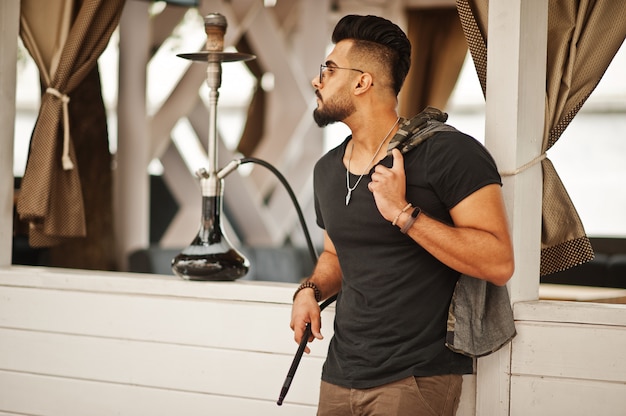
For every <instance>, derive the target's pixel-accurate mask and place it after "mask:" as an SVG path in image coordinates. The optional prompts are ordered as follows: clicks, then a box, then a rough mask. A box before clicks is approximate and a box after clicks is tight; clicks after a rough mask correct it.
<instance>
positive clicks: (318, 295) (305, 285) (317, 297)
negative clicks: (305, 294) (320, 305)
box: [293, 280, 322, 302]
mask: <svg viewBox="0 0 626 416" xmlns="http://www.w3.org/2000/svg"><path fill="white" fill-rule="evenodd" d="M308 288H310V289H313V293H314V296H315V300H316V301H317V302H319V301H321V300H322V292H321V291H320V290H319V288H318V287H317V285H316V284H315V283H313V282H311V281H310V280H307V281H306V282H304V283H302V284H301V285H300V286H299V287H298V289H296V292H295V293H294V294H293V300H296V296H298V293H300V291H301V290H302V289H308Z"/></svg>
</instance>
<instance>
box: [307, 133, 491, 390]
mask: <svg viewBox="0 0 626 416" xmlns="http://www.w3.org/2000/svg"><path fill="white" fill-rule="evenodd" d="M349 139H350V137H348V138H347V139H346V140H345V141H344V142H343V143H342V144H341V145H339V146H338V147H337V148H335V149H333V150H331V151H330V152H328V153H327V154H326V155H324V156H323V157H322V158H321V159H320V160H319V161H318V162H317V164H316V166H315V171H314V189H315V210H316V214H317V223H318V225H319V226H320V227H322V228H324V229H326V231H327V232H328V235H329V237H330V239H331V240H332V241H333V243H334V245H335V248H336V250H337V254H338V258H339V263H340V265H341V270H342V273H343V282H342V288H341V291H340V293H339V295H338V298H337V304H336V313H335V325H334V328H335V335H334V337H333V339H332V340H331V342H330V346H329V351H328V356H327V359H326V362H325V364H324V368H323V372H322V379H323V380H324V381H327V382H330V383H333V384H337V385H340V386H344V387H348V388H370V387H375V386H379V385H382V384H386V383H389V382H392V381H396V380H399V379H402V378H405V377H409V376H411V375H413V376H432V375H441V374H466V373H471V372H472V360H471V359H470V358H469V357H466V356H463V355H461V354H457V353H454V352H452V351H451V350H449V349H448V348H447V347H446V346H445V335H446V321H447V314H448V307H449V305H450V300H451V298H452V293H453V291H454V286H455V284H456V281H457V280H458V278H459V275H460V274H459V273H458V272H457V271H455V270H452V269H450V268H449V267H447V266H446V265H444V264H443V263H441V262H439V261H438V260H437V259H435V258H434V257H433V256H431V255H430V254H429V253H428V252H427V251H426V250H424V249H423V248H422V247H421V246H420V245H418V244H417V243H416V242H415V241H414V240H412V239H411V238H410V237H408V236H407V235H404V234H402V233H401V232H400V230H399V229H398V227H397V226H393V225H391V223H390V222H389V221H387V220H385V219H384V218H383V217H382V216H381V215H380V213H379V212H378V209H377V208H376V204H375V202H374V197H373V195H372V193H371V192H370V191H369V190H368V188H367V184H368V183H369V182H370V176H369V175H365V176H364V177H363V179H362V180H361V182H360V183H359V185H358V186H357V188H356V189H355V190H354V191H353V192H352V199H351V201H350V204H349V205H348V206H346V205H345V196H346V192H347V189H346V168H345V166H344V164H343V161H342V160H343V155H344V152H345V148H346V144H347V143H348V141H349ZM404 159H405V170H406V177H407V192H406V198H407V201H409V202H411V203H412V204H413V205H414V206H419V207H421V208H422V210H423V211H424V212H425V213H427V215H429V216H431V217H434V218H437V219H439V220H441V221H444V222H446V223H450V224H451V223H452V220H451V217H450V214H449V210H450V209H451V208H452V207H454V206H455V205H456V204H458V203H459V202H460V201H462V200H463V199H464V198H465V197H467V196H469V195H470V194H472V193H473V192H474V191H476V190H478V189H480V188H482V187H484V186H486V185H489V184H494V183H498V184H500V183H501V182H500V176H499V174H498V171H497V168H496V165H495V162H494V161H493V159H492V157H491V156H490V155H489V153H488V152H487V150H486V149H485V148H484V147H483V146H482V144H480V143H479V142H478V141H476V140H475V139H473V138H472V137H470V136H467V135H465V134H463V133H460V132H456V131H452V132H440V133H437V134H436V135H434V136H433V137H431V138H430V139H428V140H426V141H425V142H424V143H422V144H420V145H419V146H418V147H417V148H415V149H414V150H412V151H410V152H408V153H407V154H405V155H404ZM381 163H384V164H385V165H386V166H391V161H390V159H389V158H385V159H383V161H381ZM370 174H371V172H370ZM357 179H358V176H357V175H352V174H350V184H351V186H354V184H355V183H356V181H357Z"/></svg>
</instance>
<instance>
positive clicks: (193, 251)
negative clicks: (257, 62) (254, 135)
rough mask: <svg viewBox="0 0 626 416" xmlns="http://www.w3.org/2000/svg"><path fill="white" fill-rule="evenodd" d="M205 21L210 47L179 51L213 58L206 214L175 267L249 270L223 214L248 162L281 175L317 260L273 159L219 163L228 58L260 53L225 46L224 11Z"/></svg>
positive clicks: (197, 274)
mask: <svg viewBox="0 0 626 416" xmlns="http://www.w3.org/2000/svg"><path fill="white" fill-rule="evenodd" d="M204 27H205V32H206V34H207V41H206V51H201V52H196V53H186V54H178V55H177V56H178V57H180V58H184V59H190V60H193V61H199V62H206V63H208V68H207V84H208V86H209V133H208V136H209V137H208V154H209V168H210V170H208V171H207V170H206V169H205V168H201V169H199V170H198V172H196V176H197V177H198V178H199V180H200V187H201V190H202V218H201V223H200V230H199V231H198V234H197V235H196V237H195V238H194V239H193V241H192V242H191V244H190V245H189V246H188V247H187V248H185V249H183V250H182V251H181V252H180V253H179V254H178V255H177V256H176V257H174V259H172V271H173V272H174V273H175V274H176V275H177V276H179V277H181V278H183V279H188V280H202V281H228V280H231V281H232V280H236V279H238V278H240V277H242V276H244V275H245V274H246V273H247V272H248V269H249V267H250V263H249V261H248V260H247V259H246V258H245V257H244V256H243V255H242V254H241V253H240V252H239V251H237V250H236V249H235V248H234V247H233V246H232V244H231V243H230V242H229V241H228V239H227V238H226V235H225V234H224V233H223V231H222V227H221V221H220V215H221V212H222V196H223V193H224V186H223V180H224V177H225V176H226V175H228V174H229V173H231V172H233V171H234V170H236V169H237V168H238V167H239V166H240V165H242V164H244V163H257V164H260V165H261V166H264V167H265V168H267V169H269V170H270V171H271V172H272V173H273V174H274V175H276V177H277V178H278V179H279V180H280V182H281V183H282V185H283V186H284V187H285V190H286V191H287V193H288V194H289V197H290V198H291V201H292V202H293V204H294V207H295V209H296V211H297V214H298V218H299V220H300V224H301V225H302V230H303V233H304V236H305V239H306V242H307V246H308V249H309V254H310V255H311V259H312V260H313V262H314V263H315V262H316V261H317V253H316V251H315V248H314V246H313V242H312V240H311V236H310V234H309V231H308V228H307V227H306V221H305V219H304V214H303V213H302V209H301V208H300V205H299V204H298V200H297V198H296V195H295V193H294V192H293V190H292V188H291V186H290V185H289V183H288V182H287V180H286V179H285V177H284V176H283V175H282V174H281V173H280V172H279V171H278V169H276V168H275V167H274V166H272V165H271V164H270V163H268V162H266V161H264V160H261V159H256V158H253V157H245V158H241V159H235V160H232V161H231V162H230V163H228V164H227V165H226V166H225V167H224V168H222V169H220V170H219V171H218V170H217V169H216V166H217V101H218V98H219V92H218V89H219V87H220V85H221V82H222V66H221V63H222V62H235V61H247V60H251V59H255V58H256V56H254V55H250V54H245V53H239V52H224V34H225V33H226V27H227V23H226V18H225V17H224V16H222V15H221V14H219V13H211V14H209V15H207V16H205V17H204ZM336 298H337V296H336V295H335V296H331V297H330V298H328V299H326V300H325V301H324V302H322V303H321V304H320V311H322V310H324V309H325V308H326V307H327V306H328V305H330V304H331V303H333V302H334V301H335V300H336ZM310 336H311V327H310V324H307V325H306V328H305V332H304V334H303V337H302V340H301V341H300V344H299V345H298V349H297V351H296V354H295V356H294V358H293V361H292V363H291V366H290V368H289V370H288V372H287V376H286V377H285V380H284V382H283V385H282V387H281V390H280V394H279V397H278V400H277V402H276V404H277V405H278V406H281V405H282V404H283V401H284V399H285V396H286V395H287V392H288V391H289V387H290V386H291V382H292V381H293V378H294V376H295V373H296V370H297V368H298V365H299V364H300V360H301V358H302V354H303V353H304V349H305V347H306V344H307V342H308V339H309V337H310Z"/></svg>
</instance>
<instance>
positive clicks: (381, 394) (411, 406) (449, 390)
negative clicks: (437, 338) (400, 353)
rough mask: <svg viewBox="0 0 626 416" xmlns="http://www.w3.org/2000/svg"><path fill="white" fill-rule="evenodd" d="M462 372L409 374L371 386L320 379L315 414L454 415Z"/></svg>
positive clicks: (382, 415)
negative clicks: (339, 383) (365, 386)
mask: <svg viewBox="0 0 626 416" xmlns="http://www.w3.org/2000/svg"><path fill="white" fill-rule="evenodd" d="M462 383H463V378H462V376H461V375H457V374H451V375H443V376H433V377H408V378H405V379H403V380H399V381H394V382H393V383H389V384H385V385H382V386H379V387H373V388H371V389H363V390H359V389H348V388H344V387H339V386H336V385H334V384H330V383H326V382H324V381H322V384H321V387H320V400H319V407H318V411H317V415H318V416H454V415H455V414H456V410H457V408H458V406H459V398H460V397H461V384H462Z"/></svg>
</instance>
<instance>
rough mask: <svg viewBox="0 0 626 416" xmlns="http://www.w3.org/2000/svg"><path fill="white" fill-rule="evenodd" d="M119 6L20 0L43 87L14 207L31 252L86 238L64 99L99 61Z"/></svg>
mask: <svg viewBox="0 0 626 416" xmlns="http://www.w3.org/2000/svg"><path fill="white" fill-rule="evenodd" d="M123 5H124V0H82V1H81V0H75V1H73V0H48V1H45V2H43V1H38V0H22V3H21V18H20V36H21V38H22V40H23V42H24V46H25V47H26V48H27V49H28V51H29V53H30V54H31V55H32V57H33V59H34V60H35V63H36V64H37V66H38V68H39V72H40V77H41V82H42V84H43V88H44V94H43V96H42V98H41V107H40V110H39V117H38V119H37V123H36V124H35V129H34V131H33V135H32V138H31V143H30V150H29V156H28V161H27V164H26V170H25V172H24V177H23V179H22V186H21V190H20V196H19V199H18V202H17V211H18V214H19V215H20V218H21V219H22V220H25V221H28V222H29V224H30V229H29V241H30V245H31V246H33V247H48V246H53V245H56V244H58V243H60V242H61V241H64V239H65V238H73V237H84V236H85V235H86V226H85V212H84V205H83V197H82V191H81V185H80V176H79V172H78V168H77V165H76V160H75V158H76V156H75V151H74V147H73V144H72V141H71V125H70V117H69V106H70V105H71V99H70V98H71V93H72V91H73V90H74V89H75V88H76V87H77V86H78V85H79V84H80V82H81V81H82V80H83V79H84V78H85V77H86V76H87V74H89V72H90V71H91V70H92V69H93V68H94V66H95V65H96V64H97V59H98V57H99V56H100V55H101V54H102V52H103V51H104V49H105V48H106V46H107V44H108V42H109V39H110V36H111V33H112V32H113V30H114V29H115V28H116V27H117V24H118V22H119V18H120V15H121V12H122V8H123Z"/></svg>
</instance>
